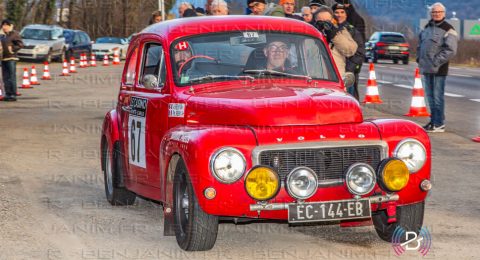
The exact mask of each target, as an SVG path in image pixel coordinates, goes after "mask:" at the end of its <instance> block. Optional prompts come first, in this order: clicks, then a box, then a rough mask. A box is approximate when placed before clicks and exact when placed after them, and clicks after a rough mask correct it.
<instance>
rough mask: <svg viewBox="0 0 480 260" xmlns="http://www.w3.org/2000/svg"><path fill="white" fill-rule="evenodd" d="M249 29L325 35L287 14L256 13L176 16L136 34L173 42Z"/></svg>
mask: <svg viewBox="0 0 480 260" xmlns="http://www.w3.org/2000/svg"><path fill="white" fill-rule="evenodd" d="M248 30H252V31H256V30H261V31H263V30H265V31H279V32H289V33H298V34H308V35H312V36H316V37H322V36H321V34H320V33H319V32H318V30H317V29H316V28H315V27H313V26H311V25H310V24H308V23H306V22H303V21H299V20H295V19H290V18H283V17H273V16H254V15H228V16H201V17H191V18H180V19H173V20H168V21H165V22H161V23H157V24H153V25H151V26H148V27H147V28H145V29H143V31H141V32H140V33H138V34H136V36H137V37H138V35H142V34H156V35H160V36H162V37H164V38H165V40H167V41H168V42H171V41H174V40H176V39H177V38H180V37H184V36H191V35H198V34H208V33H217V32H225V31H248Z"/></svg>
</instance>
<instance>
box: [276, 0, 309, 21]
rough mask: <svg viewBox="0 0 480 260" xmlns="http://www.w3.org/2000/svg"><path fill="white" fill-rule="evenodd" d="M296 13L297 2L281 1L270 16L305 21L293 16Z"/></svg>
mask: <svg viewBox="0 0 480 260" xmlns="http://www.w3.org/2000/svg"><path fill="white" fill-rule="evenodd" d="M294 12H295V0H280V2H279V3H278V6H277V7H275V9H274V10H273V11H272V13H271V14H270V15H271V16H280V17H287V18H293V19H297V20H300V21H303V18H302V17H300V16H298V15H295V14H293V13H294Z"/></svg>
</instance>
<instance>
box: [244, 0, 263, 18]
mask: <svg viewBox="0 0 480 260" xmlns="http://www.w3.org/2000/svg"><path fill="white" fill-rule="evenodd" d="M266 4H267V3H266V2H265V0H248V8H249V9H250V11H251V13H250V15H263V14H264V12H265V5H266Z"/></svg>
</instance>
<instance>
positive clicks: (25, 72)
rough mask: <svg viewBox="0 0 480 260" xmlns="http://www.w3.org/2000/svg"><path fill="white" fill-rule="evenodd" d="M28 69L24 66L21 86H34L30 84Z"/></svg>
mask: <svg viewBox="0 0 480 260" xmlns="http://www.w3.org/2000/svg"><path fill="white" fill-rule="evenodd" d="M28 78H29V77H28V69H27V68H24V69H23V80H22V86H21V87H20V88H33V87H32V86H31V85H30V80H29V79H28Z"/></svg>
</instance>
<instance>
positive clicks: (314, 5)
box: [308, 0, 326, 13]
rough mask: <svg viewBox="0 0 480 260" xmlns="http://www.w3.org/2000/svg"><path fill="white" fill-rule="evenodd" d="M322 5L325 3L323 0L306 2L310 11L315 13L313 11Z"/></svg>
mask: <svg viewBox="0 0 480 260" xmlns="http://www.w3.org/2000/svg"><path fill="white" fill-rule="evenodd" d="M322 5H326V4H325V1H324V0H310V3H308V6H309V7H310V10H311V11H312V13H315V11H317V9H318V8H319V7H320V6H322Z"/></svg>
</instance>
